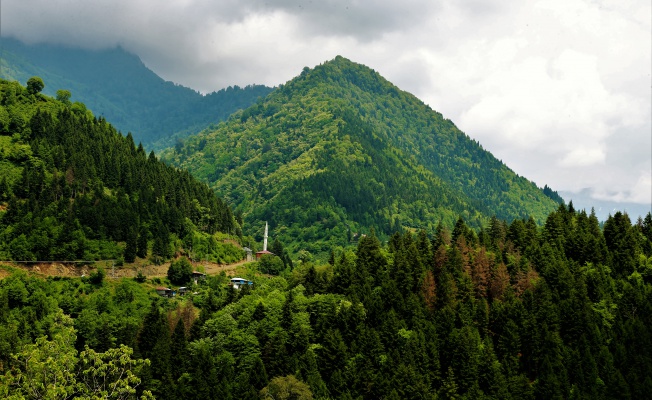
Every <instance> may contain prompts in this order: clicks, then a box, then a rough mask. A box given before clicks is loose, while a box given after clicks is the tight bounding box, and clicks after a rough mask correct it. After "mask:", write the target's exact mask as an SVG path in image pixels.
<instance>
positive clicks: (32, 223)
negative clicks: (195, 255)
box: [0, 77, 239, 261]
mask: <svg viewBox="0 0 652 400" xmlns="http://www.w3.org/2000/svg"><path fill="white" fill-rule="evenodd" d="M43 86H44V83H43V81H42V79H40V78H38V77H33V78H30V79H29V80H28V82H27V87H26V88H25V87H23V86H21V85H20V84H19V83H17V82H8V81H4V80H0V259H5V260H7V259H13V260H27V261H29V260H79V259H83V260H96V259H116V258H122V257H123V256H124V258H125V259H126V260H127V261H133V259H134V258H135V257H136V255H138V256H140V257H146V256H148V254H151V256H152V257H154V259H155V260H163V259H167V258H169V257H170V256H172V255H173V253H174V252H176V251H177V249H178V248H183V247H186V248H188V247H191V246H192V244H193V242H194V241H206V240H210V236H211V234H213V233H215V232H217V231H220V232H226V233H232V234H238V233H239V227H238V225H237V223H236V221H235V220H234V218H233V216H232V212H231V209H230V208H229V206H228V205H227V204H226V203H224V201H222V199H220V198H218V197H216V196H215V194H214V192H213V191H212V190H211V189H210V188H209V187H208V186H207V185H206V184H205V183H200V182H199V181H197V180H196V179H195V178H193V177H192V176H191V175H190V174H189V173H188V172H186V171H179V170H177V169H175V168H172V167H169V166H167V165H165V164H163V163H162V162H160V161H158V160H157V158H156V156H155V155H154V153H153V152H151V153H150V154H149V155H147V154H146V153H145V150H144V148H143V146H142V145H138V146H136V145H135V144H134V141H133V138H132V136H131V135H127V137H124V136H122V135H121V134H120V133H119V132H117V131H116V130H115V128H113V126H111V125H110V124H109V123H108V122H107V121H106V120H105V119H104V118H103V117H99V118H98V117H94V116H93V115H92V113H91V112H90V111H89V110H87V109H86V107H85V106H84V105H83V104H82V103H78V102H75V103H71V102H70V100H69V98H68V94H67V93H64V92H60V93H58V100H55V99H52V98H49V97H47V96H45V95H43V94H41V93H40V90H41V89H42V88H43ZM180 241H183V242H180ZM118 242H122V243H125V246H123V245H122V244H118ZM196 247H199V246H196Z"/></svg>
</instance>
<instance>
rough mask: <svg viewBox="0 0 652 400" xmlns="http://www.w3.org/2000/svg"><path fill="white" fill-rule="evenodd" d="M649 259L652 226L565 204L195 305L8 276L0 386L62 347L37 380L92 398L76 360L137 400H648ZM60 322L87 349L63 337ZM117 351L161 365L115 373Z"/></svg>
mask: <svg viewBox="0 0 652 400" xmlns="http://www.w3.org/2000/svg"><path fill="white" fill-rule="evenodd" d="M453 237H455V240H453V239H452V238H453ZM607 239H608V240H607ZM650 244H652V215H649V216H646V218H645V219H642V220H640V221H637V222H635V223H632V222H631V221H630V220H629V217H628V216H627V214H625V213H616V214H614V215H613V216H612V217H610V219H609V220H608V221H606V222H605V225H604V230H602V229H601V228H600V224H599V223H598V220H597V218H596V217H595V214H593V213H588V214H587V213H586V212H585V211H576V210H575V209H573V207H572V204H569V206H565V205H560V206H559V207H558V208H557V210H556V211H554V212H552V213H550V214H549V215H548V217H547V218H546V223H545V225H544V226H541V227H539V226H537V225H536V223H534V221H533V219H517V220H514V221H512V222H510V223H507V222H506V221H501V220H499V219H497V218H492V219H491V221H490V223H489V225H488V226H486V227H483V229H481V230H480V231H479V232H476V231H475V230H473V229H470V228H469V227H468V226H467V225H466V223H465V221H464V220H463V219H458V220H457V223H456V224H455V228H454V229H453V232H452V234H451V233H449V232H448V231H447V229H445V228H441V229H438V230H437V236H435V237H432V238H429V237H428V236H427V235H426V234H425V232H424V231H419V232H416V233H412V232H409V231H403V232H397V233H396V234H394V235H392V236H391V237H390V239H389V241H388V242H387V243H382V242H381V241H380V240H378V238H377V237H375V235H374V234H372V233H370V234H369V235H367V236H365V237H363V238H361V239H360V240H359V241H358V244H357V248H356V249H355V251H349V250H343V249H336V250H335V251H334V254H333V259H334V261H333V265H331V264H325V265H319V264H317V265H315V264H313V262H312V261H307V262H305V263H301V264H299V265H298V267H297V268H295V269H294V270H293V271H292V273H288V274H286V275H283V276H275V277H269V276H260V275H256V274H255V273H254V269H249V270H247V271H245V272H244V274H243V276H245V278H246V279H250V280H252V281H253V282H254V285H252V287H245V288H242V289H240V290H234V289H233V288H232V287H230V286H228V277H227V276H226V275H225V274H221V275H217V276H210V277H208V278H207V279H206V280H205V281H204V282H202V283H200V284H199V285H198V286H197V288H196V292H197V294H194V295H190V294H189V295H187V296H188V297H183V298H173V299H162V298H159V297H158V296H155V295H153V293H152V291H151V289H147V287H146V286H145V285H142V286H141V285H139V284H137V283H136V282H134V281H133V280H128V279H125V280H122V281H115V282H114V281H107V282H105V284H104V285H101V286H95V285H91V284H90V283H84V282H83V281H81V280H79V279H48V280H47V281H46V280H43V279H39V278H34V277H29V276H27V275H26V274H25V273H22V272H20V271H15V270H13V272H12V274H11V275H10V276H9V277H7V278H5V279H2V280H0V368H1V369H0V374H2V375H3V379H5V382H7V383H6V385H0V386H2V387H3V388H7V389H5V390H9V388H11V390H15V391H18V390H23V389H20V385H22V384H23V383H25V382H27V381H25V380H15V379H14V378H15V377H17V376H19V374H22V375H21V376H25V375H24V374H25V373H26V371H28V370H27V369H25V368H24V367H23V365H25V364H24V363H19V362H18V360H23V361H24V360H25V358H23V355H26V354H28V353H29V354H37V353H34V351H36V350H38V352H40V353H38V354H46V353H45V352H46V349H50V350H47V351H50V352H52V351H54V350H55V349H59V350H57V351H59V353H58V356H57V357H52V359H51V361H49V362H47V361H44V360H46V359H47V360H49V358H47V357H45V356H42V357H41V356H38V357H36V358H34V360H41V361H43V362H34V365H33V366H32V367H33V368H32V369H31V370H29V371H32V372H30V373H34V374H37V373H38V374H42V373H43V371H44V368H49V371H50V372H52V374H50V375H48V376H52V377H54V376H59V377H60V379H62V380H64V381H65V382H73V378H74V382H75V383H80V382H84V379H86V378H84V376H88V377H90V376H93V374H94V373H96V372H95V371H100V369H99V368H100V366H99V365H100V364H97V365H96V366H97V368H98V369H97V370H95V369H92V368H91V369H89V372H88V374H89V375H83V374H81V373H79V372H78V371H79V366H80V365H81V361H80V360H82V359H83V358H84V357H86V359H88V360H96V359H97V358H98V357H99V358H101V359H102V360H103V362H104V364H102V365H107V364H108V365H114V366H115V367H118V366H124V367H125V368H127V367H126V365H133V366H134V369H133V373H134V376H135V377H137V378H138V379H140V384H139V386H138V387H137V389H136V395H138V396H140V395H141V394H142V393H144V391H145V390H147V391H151V392H152V394H153V395H155V396H156V397H157V398H162V399H167V398H170V399H172V398H180V397H183V398H197V399H213V398H227V399H228V398H252V399H255V398H259V397H260V396H261V394H262V395H263V396H266V395H268V394H269V395H274V393H276V394H275V396H279V393H278V392H279V391H281V389H283V388H285V389H283V390H284V391H283V393H285V394H286V395H288V396H289V395H290V392H291V390H290V389H289V388H291V387H293V388H295V389H296V390H298V391H299V392H300V393H303V395H305V396H310V395H312V396H313V397H314V398H364V399H377V398H385V397H391V398H401V399H403V398H405V399H410V398H473V399H496V398H501V399H548V398H579V399H600V398H626V399H639V398H646V397H648V396H647V394H648V393H649V391H650V380H649V377H650V376H652V347H651V343H652V331H651V330H650V326H652V301H651V299H652V280H651V277H652V275H651V274H650V272H649V270H650V267H649V266H650V264H652V263H651V262H650V259H652V246H650ZM630 253H631V255H632V256H631V257H630V256H629V255H630ZM631 259H633V260H634V261H635V262H634V264H633V265H630V264H629V263H630V261H631ZM277 263H278V264H279V266H280V265H282V262H280V261H277ZM252 264H254V263H252ZM254 265H255V264H254ZM259 266H260V263H258V267H259ZM630 268H632V269H630ZM241 272H242V271H241ZM148 290H149V293H148ZM195 307H198V308H199V309H198V310H197V309H196V308H195ZM59 309H62V310H64V312H65V313H66V314H69V315H70V316H71V318H72V319H73V321H74V327H75V329H76V331H77V332H76V333H77V339H76V340H75V339H74V338H72V337H70V336H68V339H66V340H63V339H64V338H65V337H66V336H61V335H59V334H58V333H57V332H61V331H62V330H61V328H60V327H61V323H59V322H57V321H61V320H63V319H65V317H63V316H62V315H61V314H60V312H59V311H58V310H59ZM67 326H70V324H68V325H67ZM68 332H71V331H70V330H68ZM35 343H36V345H35ZM57 343H59V344H57ZM64 344H65V345H64ZM122 345H124V346H129V347H131V348H134V353H133V354H128V349H126V348H123V347H121V346H122ZM61 349H64V350H61ZM90 349H92V351H93V352H95V353H93V352H91V351H90ZM84 352H87V353H84ZM48 354H49V353H48ZM94 354H98V355H94ZM99 354H104V355H106V356H100V355H99ZM116 354H121V356H120V357H129V359H131V360H132V361H134V360H138V361H137V362H139V363H140V362H143V361H142V360H144V359H149V360H150V364H149V365H145V364H142V365H140V368H141V369H140V371H136V368H135V364H128V363H123V364H120V363H113V364H111V363H110V362H109V361H107V358H106V357H117V356H116ZM39 357H40V358H39ZM103 357H104V358H103ZM89 365H90V364H89ZM93 365H95V364H93ZM39 368H40V369H39ZM103 368H104V367H103ZM86 369H88V368H86ZM65 371H73V372H74V373H73V374H72V375H73V376H72V377H71V375H66V374H65ZM101 371H104V369H101ZM97 373H99V372H97ZM33 376H34V377H36V376H37V375H33ZM41 376H42V375H41ZM109 376H114V375H111V374H109ZM21 379H23V378H21ZM32 381H33V382H37V381H39V379H36V378H34V379H32ZM9 384H11V386H9ZM68 386H70V385H69V384H68V383H66V384H64V385H62V386H61V387H59V389H58V390H67V389H65V388H66V387H68ZM133 386H134V385H131V387H133ZM43 387H44V388H45V387H47V385H45V386H43ZM261 391H262V393H261ZM141 392H142V393H141ZM12 393H14V392H12ZM15 393H22V392H15ZM132 393H133V392H132ZM3 394H4V393H3ZM9 394H11V393H9ZM281 395H282V394H281Z"/></svg>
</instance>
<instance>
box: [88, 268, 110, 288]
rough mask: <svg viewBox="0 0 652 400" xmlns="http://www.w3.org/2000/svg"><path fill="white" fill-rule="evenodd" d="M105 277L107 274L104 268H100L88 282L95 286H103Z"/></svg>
mask: <svg viewBox="0 0 652 400" xmlns="http://www.w3.org/2000/svg"><path fill="white" fill-rule="evenodd" d="M105 276H106V272H105V271H104V268H102V267H98V268H97V270H96V271H95V272H93V273H92V274H91V276H90V277H89V278H88V281H89V282H90V283H92V284H93V285H101V284H102V282H103V281H104V277H105Z"/></svg>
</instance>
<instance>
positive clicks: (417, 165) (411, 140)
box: [161, 57, 561, 255]
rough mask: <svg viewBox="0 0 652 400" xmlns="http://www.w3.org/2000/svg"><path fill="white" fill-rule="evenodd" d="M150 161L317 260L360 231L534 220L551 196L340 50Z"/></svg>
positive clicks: (257, 230) (551, 206)
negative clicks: (206, 188)
mask: <svg viewBox="0 0 652 400" xmlns="http://www.w3.org/2000/svg"><path fill="white" fill-rule="evenodd" d="M161 158H162V159H163V160H165V161H166V162H168V163H170V164H171V165H175V166H178V167H180V168H184V169H188V170H191V171H193V174H194V175H195V176H197V177H199V178H200V179H202V180H204V181H207V182H209V184H210V185H211V187H213V188H214V189H215V191H216V192H217V193H218V194H219V195H220V196H222V197H224V199H225V200H226V201H227V202H229V204H231V205H232V206H233V207H234V209H235V210H236V212H239V213H242V215H243V218H244V221H245V229H251V230H253V232H252V234H254V235H257V236H258V237H260V235H261V234H262V227H263V226H264V224H262V223H261V221H269V223H270V227H271V229H272V230H273V232H274V234H275V235H277V236H278V237H279V238H280V240H281V241H282V242H284V243H286V244H287V245H288V247H289V248H291V249H292V250H294V251H298V250H300V249H305V250H307V251H310V252H311V253H315V254H322V255H323V254H327V252H328V251H329V250H330V249H331V248H333V247H335V246H342V247H346V246H347V245H348V244H349V243H351V239H352V238H353V237H355V236H356V235H359V234H361V233H362V232H366V231H368V230H369V228H371V227H373V228H374V229H375V230H376V232H377V234H378V235H379V237H388V236H389V235H391V234H392V233H393V232H395V231H398V230H402V229H425V230H426V231H428V232H432V231H434V229H435V227H436V226H437V224H438V223H440V222H441V223H443V224H444V225H448V226H452V225H453V224H454V223H455V221H456V220H457V217H458V216H460V215H461V216H463V217H464V219H465V221H467V223H468V224H469V225H470V226H473V227H474V228H476V229H477V228H479V227H480V226H481V225H482V224H485V223H487V222H488V220H489V218H490V217H491V216H493V215H495V216H497V217H498V218H500V219H504V220H507V221H511V220H513V219H516V218H526V217H528V216H530V215H531V216H532V217H534V218H535V220H536V221H537V223H542V222H543V221H544V220H545V218H546V216H547V215H548V213H550V212H551V211H553V210H555V208H556V207H557V205H558V202H559V201H561V198H559V196H558V195H556V193H555V192H554V191H552V190H550V189H549V188H548V190H547V191H544V190H543V189H541V188H538V187H537V186H536V185H535V184H534V183H532V182H530V181H528V180H527V179H525V178H523V177H520V176H518V175H517V174H515V173H514V172H513V171H512V170H510V169H509V168H508V167H507V166H505V165H504V164H503V163H502V162H501V161H500V160H498V159H496V158H495V157H494V156H493V155H492V154H491V153H489V152H487V151H486V150H484V149H483V148H482V146H480V144H479V143H477V142H476V141H474V140H472V139H471V138H469V137H468V136H467V135H466V134H464V133H463V132H461V131H460V130H459V129H457V128H456V127H455V125H454V124H453V123H452V122H451V121H450V120H448V119H445V118H444V117H443V116H442V115H441V114H440V113H438V112H436V111H434V110H432V109H431V108H430V107H428V106H427V105H426V104H424V103H423V102H421V101H420V100H418V99H417V98H416V97H414V96H413V95H411V94H409V93H406V92H403V91H401V90H399V89H398V88H397V87H396V86H394V85H392V84H391V83H390V82H388V81H387V80H385V79H384V78H382V77H381V76H380V75H379V74H378V73H377V72H375V71H373V70H372V69H370V68H368V67H365V66H363V65H360V64H356V63H353V62H351V61H349V60H347V59H345V58H343V57H337V58H335V59H334V60H331V61H328V62H326V63H324V64H322V65H319V66H317V67H315V68H313V69H310V68H307V67H306V68H305V69H304V70H303V72H302V73H301V74H300V75H299V76H298V77H296V78H294V79H292V80H291V81H289V82H287V83H286V84H285V85H281V86H280V87H279V88H278V89H277V90H275V91H274V92H272V93H271V94H270V95H269V96H267V97H265V98H264V99H261V100H260V101H258V102H257V103H256V104H255V105H253V106H251V107H250V108H247V109H246V110H244V111H241V112H238V113H236V114H234V115H233V116H231V117H230V118H229V120H228V121H226V122H225V123H222V124H220V125H219V126H217V127H216V128H215V129H213V130H207V131H205V132H202V133H200V134H198V135H194V136H192V137H189V138H188V139H187V140H186V141H184V142H183V143H181V144H180V145H178V146H176V147H175V148H170V149H168V150H166V151H164V152H163V153H161ZM249 227H250V228H249ZM251 230H250V231H249V232H251Z"/></svg>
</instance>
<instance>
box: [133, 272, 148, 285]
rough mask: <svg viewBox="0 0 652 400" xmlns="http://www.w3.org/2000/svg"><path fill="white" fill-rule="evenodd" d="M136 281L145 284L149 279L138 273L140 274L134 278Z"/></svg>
mask: <svg viewBox="0 0 652 400" xmlns="http://www.w3.org/2000/svg"><path fill="white" fill-rule="evenodd" d="M134 280H135V281H136V282H138V283H145V281H146V280H147V277H146V276H145V275H143V273H142V272H141V271H138V273H137V274H136V276H135V277H134Z"/></svg>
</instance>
